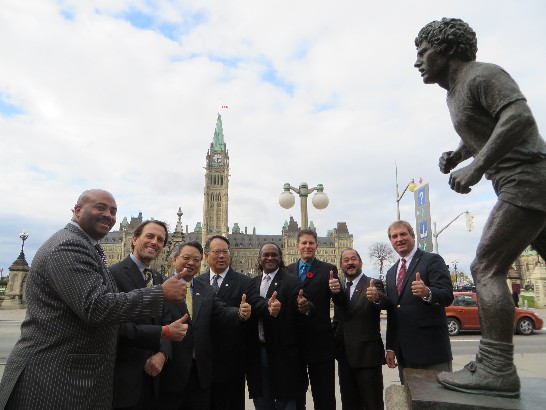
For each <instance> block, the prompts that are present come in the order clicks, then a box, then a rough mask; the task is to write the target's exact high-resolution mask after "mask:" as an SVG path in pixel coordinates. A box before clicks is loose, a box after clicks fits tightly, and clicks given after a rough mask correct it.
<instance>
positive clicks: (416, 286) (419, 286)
mask: <svg viewBox="0 0 546 410" xmlns="http://www.w3.org/2000/svg"><path fill="white" fill-rule="evenodd" d="M411 293H413V296H417V297H420V298H424V299H428V298H429V297H430V295H431V293H430V289H429V288H428V287H427V285H425V282H423V281H422V280H421V273H420V272H417V273H416V274H415V280H414V281H413V282H411Z"/></svg>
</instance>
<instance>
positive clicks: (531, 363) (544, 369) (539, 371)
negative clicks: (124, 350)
mask: <svg viewBox="0 0 546 410" xmlns="http://www.w3.org/2000/svg"><path fill="white" fill-rule="evenodd" d="M533 310H534V311H536V313H538V315H539V316H540V317H541V318H543V319H544V318H546V309H533ZM25 315H26V309H12V310H0V322H3V321H14V322H21V321H22V320H23V319H24V318H25ZM382 319H383V320H382V323H383V324H382V327H383V326H386V323H385V322H384V319H386V315H384V314H382ZM542 332H544V330H543V331H542ZM474 358H475V355H474V354H472V355H457V356H454V357H453V370H459V369H462V368H463V367H464V366H465V365H466V364H467V363H468V362H470V361H471V360H474ZM514 362H515V364H516V367H517V369H518V374H519V376H520V377H530V378H541V379H546V366H545V363H546V353H526V354H516V355H514ZM4 365H5V363H0V377H1V376H2V374H3V373H4ZM383 383H384V388H385V389H386V388H387V387H389V386H391V385H400V380H399V378H398V369H389V368H388V367H387V366H383ZM336 399H337V403H338V408H339V409H340V408H341V396H340V393H339V386H336ZM307 403H308V404H309V403H313V399H312V397H311V393H310V390H309V391H308V392H307ZM246 408H248V409H252V408H254V407H253V405H252V401H251V400H250V399H247V404H246Z"/></svg>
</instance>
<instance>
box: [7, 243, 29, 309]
mask: <svg viewBox="0 0 546 410" xmlns="http://www.w3.org/2000/svg"><path fill="white" fill-rule="evenodd" d="M29 270H30V268H29V267H28V263H27V261H26V259H25V254H24V253H23V251H21V253H20V254H19V257H18V258H17V259H16V260H15V262H13V263H12V264H11V266H10V267H9V281H8V287H7V289H6V296H5V297H4V301H3V302H2V304H1V305H0V309H25V308H26V307H27V305H26V303H25V293H26V292H25V285H26V281H27V275H28V272H29Z"/></svg>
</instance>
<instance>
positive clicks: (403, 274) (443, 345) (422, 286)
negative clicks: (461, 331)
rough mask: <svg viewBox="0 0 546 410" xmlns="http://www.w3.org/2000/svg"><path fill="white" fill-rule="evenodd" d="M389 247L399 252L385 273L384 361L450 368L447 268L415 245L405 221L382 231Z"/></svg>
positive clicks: (450, 291) (401, 365)
mask: <svg viewBox="0 0 546 410" xmlns="http://www.w3.org/2000/svg"><path fill="white" fill-rule="evenodd" d="M388 236H389V240H390V241H391V245H392V247H393V248H394V250H395V251H396V253H397V254H398V255H399V256H400V259H399V260H398V261H397V262H396V263H395V264H394V266H392V267H391V268H390V269H389V270H388V272H387V277H386V285H387V296H388V308H387V343H386V345H387V346H386V348H387V354H386V360H387V365H388V366H389V367H390V368H395V367H396V366H398V371H399V374H400V381H401V383H402V384H404V369H405V368H406V367H408V368H414V369H429V370H447V371H451V361H452V359H453V357H452V355H451V344H450V341H449V334H448V331H447V320H446V313H445V309H444V308H445V307H446V306H449V305H450V304H451V302H453V287H452V285H451V278H450V276H449V270H448V268H447V265H446V263H445V262H444V260H443V259H442V257H441V256H440V255H438V254H435V253H429V252H424V251H422V250H421V249H419V248H415V233H414V231H413V228H412V226H411V225H410V224H409V223H408V222H406V221H396V222H393V223H392V224H391V225H390V226H389V229H388Z"/></svg>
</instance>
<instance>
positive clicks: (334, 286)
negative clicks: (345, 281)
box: [328, 270, 341, 295]
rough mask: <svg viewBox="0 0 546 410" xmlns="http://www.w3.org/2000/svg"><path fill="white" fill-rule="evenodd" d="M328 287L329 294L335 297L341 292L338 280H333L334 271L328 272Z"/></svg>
mask: <svg viewBox="0 0 546 410" xmlns="http://www.w3.org/2000/svg"><path fill="white" fill-rule="evenodd" d="M328 286H330V292H332V294H334V295H336V294H338V293H339V292H341V284H340V283H339V279H337V278H334V271H333V270H331V271H330V280H329V281H328Z"/></svg>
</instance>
